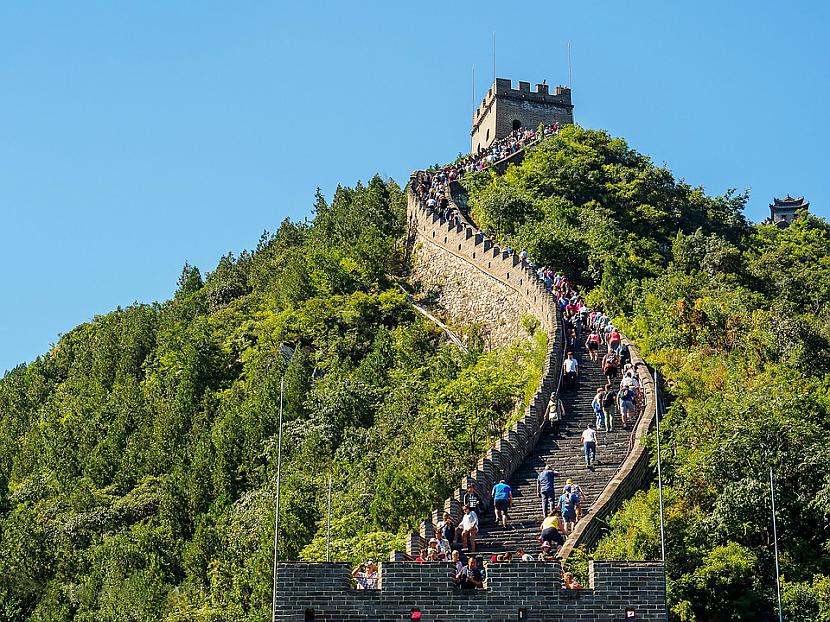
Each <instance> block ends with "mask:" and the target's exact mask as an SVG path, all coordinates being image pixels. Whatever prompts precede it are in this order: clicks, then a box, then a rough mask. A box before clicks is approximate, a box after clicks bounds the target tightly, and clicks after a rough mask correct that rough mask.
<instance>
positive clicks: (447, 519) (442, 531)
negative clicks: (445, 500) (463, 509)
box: [435, 512, 455, 546]
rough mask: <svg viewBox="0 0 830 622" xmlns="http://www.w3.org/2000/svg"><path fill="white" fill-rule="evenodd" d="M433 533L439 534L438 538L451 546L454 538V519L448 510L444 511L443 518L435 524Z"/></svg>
mask: <svg viewBox="0 0 830 622" xmlns="http://www.w3.org/2000/svg"><path fill="white" fill-rule="evenodd" d="M435 533H436V534H439V535H438V537H439V538H441V539H445V540H447V542H449V545H450V546H452V544H453V541H454V540H455V521H454V520H453V519H452V516H450V513H449V512H444V518H443V520H442V521H441V522H440V523H438V524H437V525H435Z"/></svg>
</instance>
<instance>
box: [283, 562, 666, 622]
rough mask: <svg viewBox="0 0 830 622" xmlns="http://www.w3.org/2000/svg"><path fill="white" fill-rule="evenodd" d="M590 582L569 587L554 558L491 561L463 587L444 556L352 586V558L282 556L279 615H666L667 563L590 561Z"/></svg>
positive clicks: (395, 566)
mask: <svg viewBox="0 0 830 622" xmlns="http://www.w3.org/2000/svg"><path fill="white" fill-rule="evenodd" d="M590 564H591V565H590V567H589V575H590V578H591V580H590V583H589V585H588V586H586V589H582V590H564V589H562V582H561V579H560V574H561V566H560V565H559V564H558V563H555V562H553V563H551V562H522V563H518V562H513V563H504V564H490V566H489V567H488V568H487V577H486V582H485V589H483V590H475V591H469V592H468V591H461V590H459V589H458V588H456V587H455V586H454V584H453V582H452V576H453V574H454V572H453V568H452V565H451V564H449V563H443V562H432V563H423V564H413V563H411V562H384V563H381V564H380V572H379V589H377V590H357V589H353V588H351V586H350V585H351V581H350V569H349V567H348V565H346V564H329V563H314V564H308V563H283V564H280V565H279V567H278V568H277V573H276V575H277V606H276V614H277V619H278V620H291V621H294V620H298V621H299V620H305V613H306V610H309V609H313V611H314V616H315V617H314V619H315V620H317V621H326V622H329V621H331V622H333V621H338V622H341V621H352V620H355V621H356V620H361V621H366V622H370V621H371V622H386V621H390V622H391V621H393V620H394V621H399V620H406V619H409V617H410V612H411V611H412V609H413V608H418V609H419V610H420V611H421V619H422V620H424V621H429V622H437V621H438V620H470V621H471V622H472V621H473V620H475V621H476V622H503V621H504V620H515V619H517V617H518V610H519V608H520V607H521V608H524V609H525V610H526V617H525V619H526V620H528V621H534V620H580V622H600V621H602V622H607V621H608V620H623V619H625V610H626V609H631V610H633V611H634V612H635V615H636V619H637V620H646V621H655V622H656V621H658V620H660V621H662V620H664V619H665V618H664V615H663V606H662V603H663V602H664V600H665V592H664V588H663V571H662V565H661V564H659V563H650V562H591V563H590Z"/></svg>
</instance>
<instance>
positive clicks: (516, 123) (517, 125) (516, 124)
mask: <svg viewBox="0 0 830 622" xmlns="http://www.w3.org/2000/svg"><path fill="white" fill-rule="evenodd" d="M520 127H522V122H521V121H519V120H518V119H513V129H514V130H518V129H519V128H520Z"/></svg>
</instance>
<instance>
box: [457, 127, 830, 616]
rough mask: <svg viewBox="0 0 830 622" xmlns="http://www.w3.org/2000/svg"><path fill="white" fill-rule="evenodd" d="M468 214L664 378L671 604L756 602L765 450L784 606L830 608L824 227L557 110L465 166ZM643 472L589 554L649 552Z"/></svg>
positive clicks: (693, 612)
mask: <svg viewBox="0 0 830 622" xmlns="http://www.w3.org/2000/svg"><path fill="white" fill-rule="evenodd" d="M464 184H465V186H466V187H467V188H468V190H469V192H470V199H469V208H470V210H471V213H472V216H473V217H474V219H475V220H476V221H477V223H479V224H480V225H481V226H482V227H483V228H484V229H485V230H487V231H488V232H490V233H492V234H493V235H495V236H496V237H499V238H500V239H502V240H503V241H504V242H506V243H509V244H510V245H511V246H512V247H513V248H515V249H517V250H518V249H521V248H526V249H527V250H528V251H529V252H530V256H531V257H533V258H534V259H535V260H536V261H537V263H540V264H543V265H548V266H551V267H554V268H557V269H560V270H563V271H564V272H565V273H566V274H568V275H570V276H571V277H572V279H574V280H575V281H576V282H577V283H579V284H580V285H582V286H583V288H584V289H586V290H588V291H589V294H588V299H589V304H592V305H595V306H600V307H604V308H605V309H607V310H608V311H609V313H611V314H612V315H613V316H614V320H615V323H616V324H617V325H619V326H622V327H623V329H624V330H625V332H626V333H627V334H628V336H629V337H630V338H632V339H633V340H634V341H635V342H636V343H637V345H638V348H639V349H640V351H641V353H642V354H643V355H644V356H645V358H646V359H647V360H648V361H649V363H650V364H651V365H654V366H655V367H656V368H657V369H658V370H659V372H660V373H661V375H662V376H663V377H664V379H665V381H666V386H665V388H666V390H667V392H668V394H667V395H666V398H667V401H669V402H670V408H669V413H668V417H667V418H666V420H665V425H664V429H663V433H664V438H663V442H664V449H665V463H664V474H665V477H666V482H667V483H668V486H667V488H666V491H665V492H666V500H667V507H666V515H667V519H668V534H667V537H668V570H669V579H670V582H669V596H670V601H671V602H670V605H671V607H672V611H673V613H674V616H673V617H674V619H676V620H684V621H690V620H698V621H704V620H706V621H719V620H771V619H777V615H775V614H774V599H775V575H774V566H773V548H772V523H771V507H770V494H769V467H770V466H772V467H773V468H774V471H775V474H776V478H777V482H776V484H777V497H778V498H777V503H778V506H777V517H778V521H779V522H778V527H779V537H780V545H781V556H782V557H781V562H782V574H783V578H784V600H785V617H786V618H787V619H792V620H824V621H826V620H830V578H828V575H830V526H829V524H828V518H829V517H830V443H828V436H829V435H830V434H829V433H830V415H828V408H830V403H829V400H830V375H828V374H830V357H828V351H830V348H829V347H828V346H830V227H828V224H827V223H826V222H825V221H824V220H822V219H819V218H815V217H810V216H806V215H805V216H802V217H801V218H799V219H798V220H797V222H796V223H795V224H794V225H792V226H790V227H789V228H787V229H784V230H780V229H778V228H776V227H773V226H769V225H756V226H752V225H750V224H749V223H748V222H747V221H746V220H745V219H744V217H743V216H742V209H743V207H744V203H745V200H746V196H745V195H742V194H735V193H729V194H727V195H726V196H722V197H709V196H706V195H705V194H704V192H703V191H702V190H701V189H699V188H694V187H691V186H689V185H688V184H686V183H684V182H682V181H678V180H676V179H675V178H674V176H673V175H672V173H671V172H670V171H669V170H667V169H665V168H662V167H657V166H654V165H653V164H652V163H651V162H650V161H649V160H648V158H646V157H645V156H643V155H641V154H638V153H636V152H635V151H633V150H631V149H630V148H629V147H628V146H627V145H626V143H625V142H624V141H623V140H621V139H616V138H612V137H610V136H609V135H608V134H606V133H604V132H596V131H587V130H580V129H579V128H574V127H569V128H565V129H563V130H562V131H560V132H559V133H558V134H557V135H556V136H555V137H551V138H548V139H546V140H545V141H544V142H543V143H542V144H541V145H540V146H539V147H538V148H536V149H534V150H532V151H531V152H529V154H528V156H527V157H526V158H525V159H524V161H523V162H522V163H521V164H520V165H518V166H515V167H511V168H510V169H509V170H508V171H507V172H506V173H505V174H504V175H503V176H496V175H494V174H492V173H490V172H479V173H475V174H474V175H472V176H468V177H465V180H464ZM657 507H658V505H657V493H656V490H655V489H652V490H649V491H647V492H643V493H641V494H638V495H637V497H636V498H634V499H633V500H632V501H631V502H629V503H628V504H627V505H626V507H625V508H624V509H623V510H622V511H621V512H619V513H618V515H617V516H616V517H615V518H614V519H613V521H612V523H611V531H610V534H609V535H608V536H607V537H606V538H605V539H604V541H603V542H602V543H601V544H600V545H599V547H598V550H597V551H595V556H596V557H597V558H598V559H600V558H611V559H633V560H636V559H659V557H660V538H659V523H658V512H657Z"/></svg>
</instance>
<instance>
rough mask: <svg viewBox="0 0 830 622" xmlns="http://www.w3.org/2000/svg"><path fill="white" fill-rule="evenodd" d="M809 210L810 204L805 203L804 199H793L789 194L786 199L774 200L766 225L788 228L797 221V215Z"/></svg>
mask: <svg viewBox="0 0 830 622" xmlns="http://www.w3.org/2000/svg"><path fill="white" fill-rule="evenodd" d="M809 209H810V202H809V201H805V200H804V197H798V198H793V197H791V196H790V195H789V194H788V195H787V198H786V199H776V198H773V199H772V203H770V206H769V218H767V220H766V221H765V223H766V224H769V225H775V226H776V227H781V228H783V227H787V226H789V225H790V224H791V223H792V221H793V220H794V219H795V215H796V213H798V212H799V211H800V210H809Z"/></svg>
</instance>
